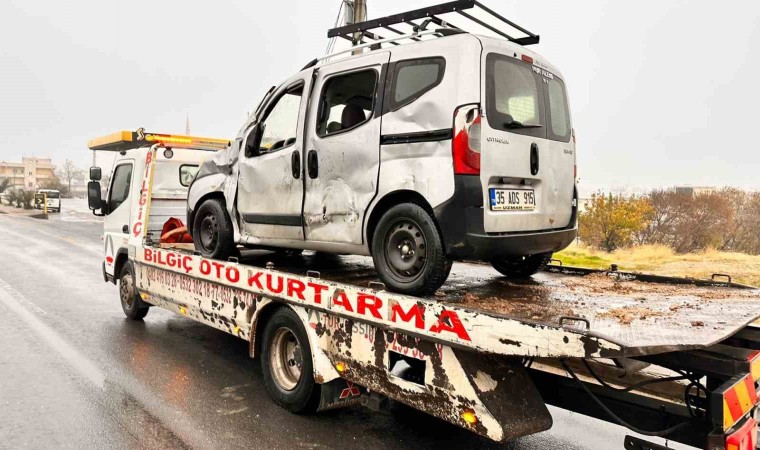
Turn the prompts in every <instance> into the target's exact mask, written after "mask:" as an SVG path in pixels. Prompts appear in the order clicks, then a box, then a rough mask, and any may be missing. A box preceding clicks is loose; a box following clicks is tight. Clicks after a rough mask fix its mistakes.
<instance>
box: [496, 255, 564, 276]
mask: <svg viewBox="0 0 760 450" xmlns="http://www.w3.org/2000/svg"><path fill="white" fill-rule="evenodd" d="M551 259H552V253H551V252H549V253H537V254H535V255H529V256H502V257H501V258H495V259H492V260H491V266H493V268H494V269H496V270H497V271H498V272H499V273H501V274H502V275H504V276H505V277H508V278H517V279H519V278H528V277H530V276H531V275H533V274H535V273H537V272H539V271H540V270H542V269H543V268H544V267H546V265H547V264H549V261H550V260H551Z"/></svg>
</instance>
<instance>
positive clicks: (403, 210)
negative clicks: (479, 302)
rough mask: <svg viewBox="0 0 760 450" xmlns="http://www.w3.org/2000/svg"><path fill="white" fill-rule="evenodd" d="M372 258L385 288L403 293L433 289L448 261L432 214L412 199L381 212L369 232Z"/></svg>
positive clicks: (448, 269)
mask: <svg viewBox="0 0 760 450" xmlns="http://www.w3.org/2000/svg"><path fill="white" fill-rule="evenodd" d="M372 259H373V261H374V262H375V269H376V270H377V273H378V275H379V277H380V280H381V281H382V282H383V283H385V285H386V286H387V287H388V289H390V290H391V291H394V292H398V293H400V294H407V295H428V294H432V293H433V292H435V291H436V290H437V289H438V288H439V287H441V285H443V283H444V282H445V281H446V278H448V276H449V272H451V264H452V261H451V259H449V257H448V256H447V255H446V250H445V249H444V247H443V239H442V238H441V234H440V232H439V231H438V228H437V227H436V225H435V222H434V221H433V218H432V217H431V216H430V214H429V213H428V212H427V211H425V209H423V208H422V207H421V206H420V205H417V204H415V203H402V204H399V205H396V206H394V207H392V208H390V209H389V210H388V211H386V212H385V214H383V216H382V217H381V218H380V221H379V222H378V223H377V227H376V228H375V233H374V236H372Z"/></svg>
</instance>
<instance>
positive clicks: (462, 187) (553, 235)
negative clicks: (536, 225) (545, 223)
mask: <svg viewBox="0 0 760 450" xmlns="http://www.w3.org/2000/svg"><path fill="white" fill-rule="evenodd" d="M454 178H455V188H454V195H453V196H452V197H451V198H450V199H449V200H447V201H446V202H444V203H442V204H441V205H439V206H438V207H436V208H434V213H435V218H436V220H437V222H438V226H439V228H440V230H441V234H442V235H443V244H444V247H445V248H446V254H447V255H448V256H449V257H450V258H453V259H455V260H466V259H474V260H480V261H488V260H490V259H493V258H495V257H499V256H528V255H535V254H537V253H548V252H552V253H553V252H558V251H560V250H562V249H564V248H566V247H567V246H568V245H570V243H571V242H573V240H574V239H575V238H576V236H577V235H578V228H577V225H576V218H577V209H578V208H577V193H576V195H575V198H576V201H575V204H576V206H574V207H573V214H572V216H571V218H570V222H569V223H568V225H567V227H565V228H562V229H553V230H537V231H520V232H515V233H486V232H485V230H484V226H483V190H482V187H481V183H480V178H479V177H477V176H471V175H456V176H455V177H454Z"/></svg>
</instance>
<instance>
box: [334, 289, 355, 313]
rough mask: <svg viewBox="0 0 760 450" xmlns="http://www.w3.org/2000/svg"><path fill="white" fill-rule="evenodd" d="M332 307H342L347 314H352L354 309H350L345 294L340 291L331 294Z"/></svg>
mask: <svg viewBox="0 0 760 450" xmlns="http://www.w3.org/2000/svg"><path fill="white" fill-rule="evenodd" d="M333 305H338V306H342V307H343V309H345V310H346V311H348V312H354V308H352V307H351V302H349V301H348V297H346V293H345V292H343V290H342V289H338V290H336V291H335V294H333Z"/></svg>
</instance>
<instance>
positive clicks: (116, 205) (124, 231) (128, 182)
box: [103, 159, 134, 276]
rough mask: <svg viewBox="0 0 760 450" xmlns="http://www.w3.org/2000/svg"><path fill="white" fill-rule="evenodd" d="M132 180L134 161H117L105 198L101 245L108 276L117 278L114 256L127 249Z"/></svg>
mask: <svg viewBox="0 0 760 450" xmlns="http://www.w3.org/2000/svg"><path fill="white" fill-rule="evenodd" d="M133 178H134V160H133V159H123V160H119V161H118V162H117V163H116V166H115V167H114V169H113V174H112V176H111V185H110V186H109V188H108V196H107V198H106V202H107V204H108V207H107V209H106V210H107V211H108V215H107V216H106V218H105V220H104V221H103V245H104V246H105V247H104V252H105V258H106V260H105V262H106V273H107V274H108V275H113V276H119V274H117V273H114V265H115V262H116V254H117V252H118V250H119V249H120V248H124V249H126V248H127V241H128V239H129V231H130V227H131V220H130V219H131V213H132V202H131V201H129V200H130V198H129V197H130V195H131V194H130V193H131V191H132V189H131V188H132V183H133Z"/></svg>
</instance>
